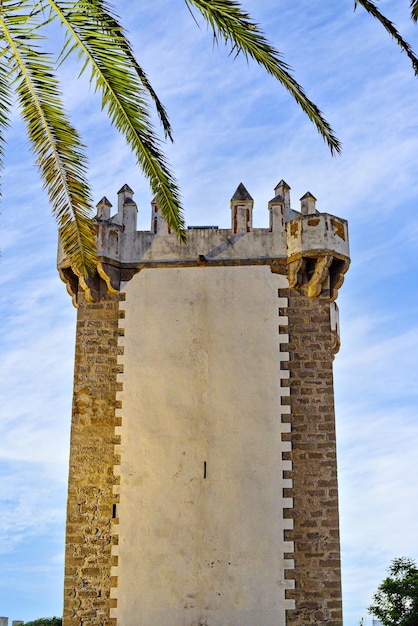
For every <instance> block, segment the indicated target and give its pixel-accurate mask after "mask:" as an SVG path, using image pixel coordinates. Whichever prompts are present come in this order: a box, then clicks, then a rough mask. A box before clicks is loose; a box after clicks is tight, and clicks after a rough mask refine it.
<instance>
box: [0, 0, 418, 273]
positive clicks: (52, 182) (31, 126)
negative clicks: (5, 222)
mask: <svg viewBox="0 0 418 626" xmlns="http://www.w3.org/2000/svg"><path fill="white" fill-rule="evenodd" d="M185 3H186V5H187V7H188V8H189V10H192V8H194V9H196V10H197V11H199V12H200V13H201V15H202V16H203V18H204V19H205V21H206V22H207V24H208V25H209V26H210V27H211V29H212V30H213V35H214V39H215V41H219V40H222V41H224V42H225V43H227V44H229V45H230V46H231V53H232V54H233V55H239V54H241V55H244V57H246V58H247V59H252V60H254V61H255V62H256V63H258V64H259V65H261V66H262V67H263V68H264V69H265V70H266V71H267V72H268V73H269V74H271V75H272V76H273V77H274V78H275V79H277V80H278V81H279V82H280V83H281V84H282V85H283V86H284V87H285V88H286V89H287V90H288V91H289V92H290V94H291V95H292V97H293V98H294V99H295V101H296V102H297V104H298V105H299V106H300V107H301V108H302V110H303V111H304V112H305V113H306V115H307V116H308V117H309V119H310V120H311V121H312V122H313V123H314V124H315V126H316V127H317V129H318V131H319V133H320V134H321V135H322V137H323V138H324V140H325V141H326V143H327V144H328V146H329V148H330V150H331V153H336V152H339V151H340V149H341V146H340V143H339V141H338V139H337V138H336V137H335V135H334V133H333V131H332V128H331V126H330V125H329V124H328V122H327V121H326V120H325V119H324V117H323V116H322V113H321V111H320V110H319V109H318V107H317V106H316V105H315V104H314V103H313V102H312V101H311V100H309V98H308V97H307V96H306V94H305V93H304V91H303V89H302V87H301V86H300V85H299V84H298V83H297V82H296V80H295V79H294V77H293V76H292V73H291V70H290V67H289V66H288V65H287V64H286V63H285V62H284V61H283V59H282V55H281V54H280V53H279V52H278V51H277V50H276V49H275V48H274V47H273V46H272V45H271V44H270V42H268V41H267V39H266V38H265V36H264V34H263V31H262V30H261V28H260V27H259V26H258V24H256V23H255V22H254V21H253V20H252V19H251V17H250V15H249V14H248V13H247V12H246V11H244V9H243V8H242V6H241V3H240V2H238V1H237V0H185ZM357 5H361V6H362V7H363V8H364V9H365V10H366V11H367V12H369V13H370V14H371V15H372V16H373V17H375V18H376V19H377V20H379V21H380V22H381V24H382V25H383V26H384V28H385V29H386V30H387V31H388V32H389V33H390V35H391V36H392V37H393V38H394V39H395V40H396V42H397V43H398V44H399V45H400V46H401V48H402V49H403V50H404V51H405V52H406V54H407V55H408V56H409V58H410V60H411V62H412V64H413V67H414V70H415V72H416V73H417V72H418V59H417V58H416V57H415V55H414V53H413V51H412V49H411V47H410V46H409V44H408V43H407V42H406V41H405V40H404V39H403V38H402V37H401V35H400V34H399V33H398V31H397V30H396V28H395V26H394V25H393V24H392V22H390V21H389V20H388V19H387V18H386V17H385V16H384V15H382V14H381V13H380V12H379V10H378V9H377V7H376V4H375V3H374V2H373V0H354V6H355V7H356V6H357ZM0 7H1V11H0V170H1V167H2V160H3V149H4V134H5V130H6V128H7V126H8V124H9V117H10V108H11V106H12V105H11V103H12V102H13V98H14V95H16V97H17V101H18V103H19V106H20V110H21V113H22V117H23V119H24V121H25V123H26V125H27V132H28V136H29V139H30V142H31V148H32V151H33V153H34V155H35V157H36V162H37V165H38V168H39V170H40V173H41V176H42V179H43V182H44V187H45V188H46V190H47V192H48V195H49V199H50V202H51V204H52V208H53V211H54V213H55V216H56V219H57V222H58V226H59V229H60V235H61V240H62V243H63V247H64V251H65V253H66V256H67V258H68V261H69V263H70V264H71V265H72V266H73V269H74V271H75V272H76V273H78V274H79V275H87V274H88V273H89V271H91V270H93V269H94V267H95V264H96V258H95V243H94V231H93V226H92V223H91V220H90V208H91V205H92V201H91V196H90V189H89V185H88V181H87V173H86V170H87V162H86V156H85V148H84V145H83V143H82V141H81V139H80V137H79V135H78V133H77V131H76V129H75V128H74V127H73V126H72V125H71V123H70V121H69V118H68V116H67V114H66V111H65V109H64V106H63V103H62V100H61V94H60V88H59V82H58V79H57V77H56V70H57V69H58V68H59V65H60V64H61V63H62V62H64V61H65V60H66V59H67V58H68V57H74V56H75V57H76V58H77V59H78V60H79V61H80V62H81V72H80V73H83V72H84V71H86V70H87V71H89V73H90V83H91V85H92V86H93V88H94V90H95V91H97V92H98V93H99V94H100V96H101V100H102V108H103V109H104V110H105V111H106V113H107V115H108V116H109V118H110V120H111V122H112V124H113V125H114V126H115V127H116V128H117V129H118V130H119V131H120V132H121V133H122V134H123V135H124V137H125V139H126V141H127V143H128V145H129V147H130V148H131V150H132V152H133V153H134V154H135V156H136V159H137V162H138V165H139V166H140V168H141V169H142V172H143V173H144V175H145V176H146V177H147V178H148V180H149V183H150V186H151V189H152V191H153V193H154V196H155V198H156V201H157V203H158V205H159V207H160V208H161V211H162V214H163V216H164V218H165V220H166V221H167V223H168V225H169V226H170V228H171V230H172V231H173V232H176V233H177V235H178V237H179V238H180V239H181V240H184V239H185V236H186V230H185V224H184V220H183V215H182V207H181V201H180V192H179V189H178V186H177V183H176V181H175V179H174V177H173V175H172V173H171V171H170V168H169V166H168V163H167V161H166V158H165V156H164V154H163V152H162V150H161V144H160V140H159V138H158V136H157V135H156V133H155V130H154V128H153V125H152V123H151V118H150V105H154V106H155V108H156V110H157V113H158V116H159V119H160V121H161V124H162V126H163V129H164V133H165V136H166V137H168V138H170V139H171V137H172V134H171V128H170V123H169V121H168V117H167V113H166V110H165V108H164V106H163V105H162V103H161V102H160V100H159V99H158V97H157V95H156V93H155V91H154V89H153V88H152V86H151V84H150V82H149V80H148V78H147V76H146V74H145V72H144V70H143V69H142V67H141V66H140V65H139V63H138V62H137V60H136V58H135V56H134V53H133V50H132V47H131V45H130V43H129V41H128V39H127V37H126V34H125V31H124V29H123V28H122V26H121V24H120V20H119V18H118V16H117V15H116V14H115V13H114V11H113V9H112V7H111V5H110V4H108V2H107V1H106V0H0ZM410 8H411V17H412V19H413V20H414V21H417V18H418V0H410ZM54 21H55V22H58V23H59V24H60V26H61V27H62V28H63V29H64V30H65V33H66V39H65V43H64V45H63V49H62V50H61V51H60V53H59V55H58V58H55V57H54V56H52V55H51V54H48V53H47V52H45V51H44V49H43V47H42V46H43V44H44V42H45V40H46V37H47V33H48V27H49V25H50V24H51V23H52V22H54ZM54 43H55V42H54Z"/></svg>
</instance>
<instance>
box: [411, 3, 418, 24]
mask: <svg viewBox="0 0 418 626" xmlns="http://www.w3.org/2000/svg"><path fill="white" fill-rule="evenodd" d="M410 4H411V17H412V19H413V21H414V22H417V21H418V0H411V2H410Z"/></svg>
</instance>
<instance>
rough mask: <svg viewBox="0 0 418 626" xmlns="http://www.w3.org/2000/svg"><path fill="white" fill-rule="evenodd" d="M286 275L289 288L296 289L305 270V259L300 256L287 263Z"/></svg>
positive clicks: (301, 282)
mask: <svg viewBox="0 0 418 626" xmlns="http://www.w3.org/2000/svg"><path fill="white" fill-rule="evenodd" d="M287 267H288V277H289V287H290V289H297V288H298V287H301V286H302V285H303V283H304V282H305V281H304V278H305V271H306V259H304V258H303V257H300V258H299V259H295V260H293V261H290V263H289V264H288V266H287Z"/></svg>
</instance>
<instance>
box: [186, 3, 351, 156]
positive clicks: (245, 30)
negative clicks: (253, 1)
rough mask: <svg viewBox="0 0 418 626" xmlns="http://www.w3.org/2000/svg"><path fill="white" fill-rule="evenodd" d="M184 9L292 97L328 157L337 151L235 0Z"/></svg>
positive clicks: (308, 103) (317, 112)
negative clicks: (199, 17)
mask: <svg viewBox="0 0 418 626" xmlns="http://www.w3.org/2000/svg"><path fill="white" fill-rule="evenodd" d="M185 2H186V4H187V6H188V8H189V9H190V10H191V7H192V6H194V7H195V8H196V9H198V10H199V11H200V13H201V14H202V15H203V17H204V19H205V21H206V22H207V24H208V25H209V26H210V27H211V28H212V30H213V33H214V37H215V41H217V40H218V38H219V37H220V38H222V39H223V40H224V42H225V43H229V44H231V47H232V49H231V52H233V53H236V54H240V53H241V54H243V55H244V56H245V57H246V58H248V57H251V58H252V59H254V60H255V61H256V62H257V63H258V64H259V65H261V66H262V67H264V68H265V69H266V70H267V72H268V73H269V74H271V75H272V76H274V78H276V79H277V80H278V81H279V82H280V83H281V84H282V85H283V86H284V87H285V88H286V89H287V90H288V91H289V92H290V93H291V95H292V96H293V98H294V99H295V100H296V102H297V103H298V104H299V106H300V107H301V108H302V110H303V111H304V113H306V114H307V116H308V117H309V119H310V120H311V121H312V122H313V123H314V124H315V126H316V128H317V130H318V132H319V133H320V135H322V137H323V139H324V140H325V142H326V143H327V144H328V146H329V148H330V150H331V153H332V154H334V153H336V152H340V151H341V144H340V142H339V141H338V139H337V137H336V136H335V135H334V132H333V130H332V128H331V126H330V125H329V123H328V122H327V121H326V120H325V118H324V117H323V115H322V113H321V111H320V110H319V108H318V107H317V106H316V104H314V103H313V102H312V101H311V100H309V98H308V97H307V96H306V94H305V92H304V90H303V89H302V87H301V86H300V85H299V84H298V83H297V81H296V80H295V79H294V78H293V76H292V74H291V68H290V67H289V65H288V64H287V63H285V62H284V61H283V60H282V55H281V54H280V53H279V52H278V51H277V50H276V49H275V48H274V47H273V46H272V45H271V44H270V43H269V41H268V40H267V39H266V38H265V36H264V34H263V32H262V31H261V30H260V28H259V26H258V24H256V23H255V22H254V21H253V20H252V19H251V18H250V16H249V14H248V13H246V12H245V11H244V10H243V9H242V7H241V5H240V3H239V2H236V0H185Z"/></svg>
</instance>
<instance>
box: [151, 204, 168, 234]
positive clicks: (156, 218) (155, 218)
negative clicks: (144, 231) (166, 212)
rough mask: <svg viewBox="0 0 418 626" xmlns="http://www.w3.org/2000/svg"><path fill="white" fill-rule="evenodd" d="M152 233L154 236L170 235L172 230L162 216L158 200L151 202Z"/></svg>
mask: <svg viewBox="0 0 418 626" xmlns="http://www.w3.org/2000/svg"><path fill="white" fill-rule="evenodd" d="M151 232H152V233H154V235H157V234H159V235H169V234H170V229H169V227H168V224H167V222H166V221H165V219H164V217H163V216H162V214H161V210H160V207H159V206H158V203H157V198H155V197H154V198H153V199H152V200H151Z"/></svg>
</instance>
